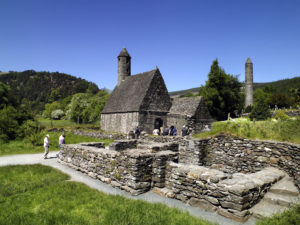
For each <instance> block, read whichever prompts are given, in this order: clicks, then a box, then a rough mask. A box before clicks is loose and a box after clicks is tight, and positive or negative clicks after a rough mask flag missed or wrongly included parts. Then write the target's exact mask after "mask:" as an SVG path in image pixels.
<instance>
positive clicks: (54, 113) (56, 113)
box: [51, 109, 65, 120]
mask: <svg viewBox="0 0 300 225" xmlns="http://www.w3.org/2000/svg"><path fill="white" fill-rule="evenodd" d="M64 115H65V114H64V111H62V110H61V109H56V110H54V111H52V112H51V118H52V119H54V120H60V119H61V118H62V117H63V116H64Z"/></svg>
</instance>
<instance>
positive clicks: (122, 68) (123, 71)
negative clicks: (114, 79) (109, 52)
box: [117, 48, 131, 86]
mask: <svg viewBox="0 0 300 225" xmlns="http://www.w3.org/2000/svg"><path fill="white" fill-rule="evenodd" d="M130 75H131V57H130V55H129V54H128V52H127V50H126V48H123V49H122V51H121V52H120V54H119V56H118V84H117V85H118V86H119V85H120V84H121V82H122V81H124V80H125V79H126V78H127V77H129V76H130Z"/></svg>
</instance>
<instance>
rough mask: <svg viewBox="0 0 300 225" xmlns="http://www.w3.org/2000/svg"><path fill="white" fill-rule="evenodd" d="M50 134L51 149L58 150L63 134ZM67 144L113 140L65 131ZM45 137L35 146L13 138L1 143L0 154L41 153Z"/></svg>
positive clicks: (109, 141)
mask: <svg viewBox="0 0 300 225" xmlns="http://www.w3.org/2000/svg"><path fill="white" fill-rule="evenodd" d="M48 134H50V148H49V150H50V151H57V150H58V138H59V136H60V135H61V133H59V132H48ZM65 134H66V138H65V140H66V144H76V143H80V142H104V143H105V144H106V145H108V144H109V143H111V142H112V141H113V140H109V139H99V138H92V137H87V136H79V135H75V134H73V133H69V132H65ZM43 141H44V137H42V138H41V144H40V146H33V145H32V144H30V143H29V142H28V141H26V139H23V140H13V141H10V142H8V143H1V144H0V156H1V155H12V154H25V153H41V152H44V147H43Z"/></svg>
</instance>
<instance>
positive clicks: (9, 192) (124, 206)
mask: <svg viewBox="0 0 300 225" xmlns="http://www.w3.org/2000/svg"><path fill="white" fill-rule="evenodd" d="M66 179H68V176H67V175H64V174H62V173H60V172H59V171H57V170H55V169H52V168H49V167H46V166H42V165H30V166H29V165H25V166H8V167H0V184H1V186H2V187H1V189H0V224H6V225H9V224H116V225H122V224H124V225H125V224H131V225H140V224H143V225H147V224H155V225H156V224H178V225H181V224H198V225H199V224H211V223H210V222H207V221H204V220H201V219H198V218H195V217H192V216H191V215H189V214H188V213H187V212H181V211H180V210H177V209H173V208H169V207H167V206H165V205H162V204H151V203H147V202H144V201H140V200H129V199H126V198H124V197H121V196H114V195H106V194H103V193H101V192H99V191H97V190H94V189H91V188H89V187H87V186H86V185H84V184H81V183H76V182H70V181H68V182H67V181H66Z"/></svg>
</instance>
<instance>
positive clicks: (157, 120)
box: [154, 118, 164, 129]
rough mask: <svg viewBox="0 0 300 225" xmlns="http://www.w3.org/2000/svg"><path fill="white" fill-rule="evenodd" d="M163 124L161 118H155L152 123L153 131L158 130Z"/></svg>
mask: <svg viewBox="0 0 300 225" xmlns="http://www.w3.org/2000/svg"><path fill="white" fill-rule="evenodd" d="M163 124H164V122H163V120H162V119H161V118H156V119H155V122H154V129H160V127H162V126H163Z"/></svg>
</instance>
